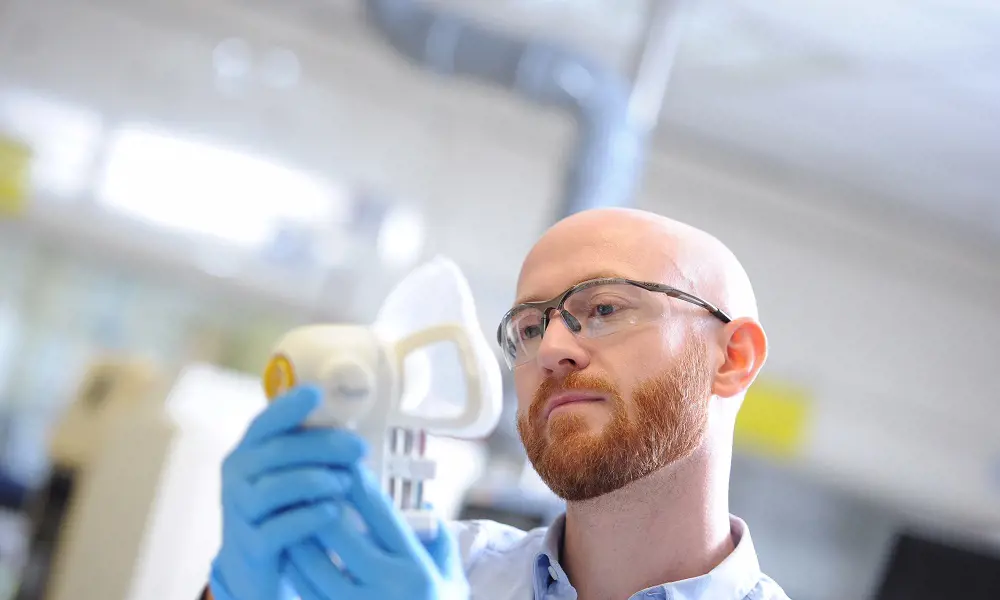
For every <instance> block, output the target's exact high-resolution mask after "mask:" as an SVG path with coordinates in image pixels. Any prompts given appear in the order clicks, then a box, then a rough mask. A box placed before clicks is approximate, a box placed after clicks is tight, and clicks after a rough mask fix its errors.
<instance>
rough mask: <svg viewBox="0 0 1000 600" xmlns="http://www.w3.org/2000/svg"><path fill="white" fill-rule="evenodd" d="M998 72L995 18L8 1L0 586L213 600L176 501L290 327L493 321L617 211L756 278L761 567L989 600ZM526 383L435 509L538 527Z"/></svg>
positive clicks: (749, 428) (3, 89)
mask: <svg viewBox="0 0 1000 600" xmlns="http://www.w3.org/2000/svg"><path fill="white" fill-rule="evenodd" d="M456 40H457V42H456ZM525 40H527V41H528V42H525ZM998 66H1000V4H998V3H997V2H995V0H947V1H945V0H910V1H909V2H902V1H898V0H871V1H868V2H860V1H853V2H842V1H840V2H837V1H833V0H805V1H794V2H793V1H791V0H772V1H769V2H750V1H749V0H730V1H728V2H727V1H722V0H697V1H691V2H679V1H678V2H675V1H673V0H669V1H668V0H616V1H611V0H575V1H569V0H546V1H541V0H534V1H530V0H462V1H458V0H449V1H433V2H417V1H410V0H406V1H404V0H392V1H379V0H367V1H366V0H283V1H276V0H197V1H195V0H176V1H174V2H159V1H154V0H0V497H2V503H3V507H4V508H3V512H2V518H0V600H6V599H13V598H18V599H19V600H42V599H47V600H57V599H59V600H62V599H68V598H74V599H76V600H80V599H84V600H89V599H90V598H95V599H96V598H98V597H100V598H102V600H126V599H127V600H163V599H169V600H173V599H174V598H177V599H178V600H181V599H184V598H189V599H191V600H193V598H194V597H196V596H197V594H198V593H200V584H198V583H197V582H199V581H204V578H205V576H206V575H207V572H208V570H207V569H208V567H207V564H206V563H205V562H204V561H205V557H210V556H211V555H212V554H213V553H214V547H213V544H216V543H217V539H218V531H217V530H216V528H217V518H218V517H217V516H214V517H213V516H205V519H207V520H206V521H204V522H195V521H190V520H188V521H184V520H183V519H184V518H186V519H191V518H194V517H192V516H191V515H192V513H199V512H205V511H202V510H201V509H197V507H200V506H208V507H209V508H208V509H206V511H207V512H210V509H211V506H212V503H213V502H215V500H216V498H217V493H218V490H217V486H218V482H217V481H215V479H213V477H215V478H217V471H218V460H217V458H216V459H213V458H211V457H219V456H222V455H223V453H224V452H225V450H226V448H228V447H229V446H231V444H232V443H233V441H234V440H235V439H236V437H238V435H239V433H240V431H241V430H242V427H244V426H245V424H246V422H247V420H248V419H249V418H250V417H251V416H252V413H253V411H254V410H256V409H257V408H259V404H255V403H257V402H259V401H260V399H259V394H260V392H259V380H260V373H261V370H262V368H263V367H264V364H265V362H266V360H267V358H268V354H269V351H270V349H271V347H272V345H273V344H274V343H275V342H276V340H277V339H278V338H279V337H280V336H281V335H282V333H284V332H285V331H287V330H288V329H290V328H292V327H294V326H296V325H299V324H303V323H313V322H351V323H367V322H370V321H371V320H372V319H373V318H374V316H375V313H376V311H377V309H378V306H379V304H380V302H381V299H382V298H383V297H384V296H385V294H386V293H387V292H388V290H389V289H391V286H392V285H393V283H394V282H396V281H398V280H399V279H400V278H401V277H403V276H404V275H405V274H406V273H407V272H408V271H409V270H410V269H412V268H413V267H414V266H416V265H418V264H420V263H421V262H422V261H424V260H426V259H429V258H431V257H433V256H436V255H444V256H448V257H450V258H452V259H453V260H455V261H456V262H457V263H458V264H459V266H460V267H461V268H462V269H463V271H464V272H465V274H466V276H467V277H468V279H469V282H470V285H471V287H472V291H473V293H474V294H475V300H476V307H477V311H478V314H479V317H480V319H481V323H482V327H483V329H484V330H485V332H486V333H487V335H489V336H492V335H493V332H494V331H495V328H496V325H497V322H498V320H499V318H500V317H501V316H502V314H503V313H504V312H505V310H506V308H507V307H508V306H509V304H510V302H511V301H512V299H513V289H514V284H515V281H516V277H517V273H518V269H519V266H520V261H521V258H522V257H523V256H524V254H525V253H526V251H527V250H528V249H529V248H530V246H531V244H532V243H533V241H534V240H535V239H536V238H537V236H538V235H539V234H540V233H541V232H542V231H543V230H544V229H545V227H547V226H548V225H550V224H551V223H553V222H554V221H555V220H557V219H558V218H560V217H561V216H564V215H566V214H569V213H571V212H574V211H576V210H580V209H583V208H587V207H589V206H600V205H627V206H637V207H640V208H644V209H648V210H653V211H656V212H659V213H661V214H665V215H668V216H670V217H673V218H676V219H680V220H683V221H686V222H689V223H691V224H693V225H695V226H698V227H701V228H703V229H705V230H707V231H709V232H711V233H713V234H715V235H717V236H718V237H719V238H721V239H722V240H723V241H724V242H725V243H727V244H728V245H729V246H730V247H731V248H732V249H733V250H734V251H735V252H736V254H737V255H738V256H739V257H740V258H741V259H742V261H743V263H744V265H745V266H746V268H747V270H748V271H749V273H750V276H751V278H752V280H753V282H754V284H755V287H756V291H757V295H758V300H759V303H760V311H761V318H762V321H763V323H764V326H765V328H766V330H767V332H768V334H769V338H770V342H771V347H772V351H771V352H772V353H771V357H770V359H769V362H768V364H767V366H766V368H765V371H764V372H763V374H762V376H761V378H760V380H759V382H758V383H757V384H756V385H755V386H754V388H753V390H752V392H751V394H750V395H749V396H748V398H747V401H746V405H745V408H744V411H743V414H742V415H741V418H740V422H739V425H738V431H737V439H736V442H737V452H736V457H735V459H734V468H733V474H732V493H731V505H732V511H733V512H734V513H735V514H738V515H740V516H741V517H743V518H744V519H746V520H747V521H748V523H749V524H750V527H751V531H752V533H753V537H754V542H755V544H756V546H757V550H758V554H759V557H760V561H761V563H762V567H763V569H764V570H765V572H767V573H768V574H769V575H771V576H772V577H774V578H775V579H776V580H777V581H778V582H779V583H781V584H782V586H783V587H784V588H785V590H786V591H787V592H788V594H789V595H790V596H791V597H792V598H795V599H796V600H868V599H871V600H889V599H893V600H895V599H902V598H908V599H915V600H921V599H924V598H932V597H933V598H963V599H970V600H979V599H983V600H985V599H987V598H991V599H993V600H998V599H1000V583H998V578H1000V558H998V556H1000V385H998V382H997V380H996V379H994V375H995V374H996V373H997V368H998V365H997V355H998V340H1000V192H998V190H1000V69H998ZM498 356H499V354H498ZM505 377H509V373H507V372H506V370H505ZM505 390H506V398H505V412H504V416H503V418H502V420H501V424H500V426H499V427H498V428H497V430H496V432H495V433H494V434H493V435H491V436H490V437H489V438H488V439H486V440H482V441H467V440H462V441H453V440H444V439H442V440H438V443H439V444H442V445H444V446H441V447H445V446H447V448H448V450H447V451H443V452H441V453H440V456H441V463H440V465H439V471H440V472H441V473H443V478H442V480H441V482H440V483H439V488H437V490H436V493H437V504H438V505H439V506H441V507H442V510H444V511H446V512H448V513H449V514H450V516H454V517H462V518H480V517H485V518H491V519H496V520H500V521H503V522H506V523H511V524H514V525H516V526H518V527H523V528H528V527H534V526H537V525H542V524H546V523H547V522H548V521H549V520H550V519H551V518H552V517H553V516H554V515H555V514H557V513H558V511H559V509H560V506H559V503H558V502H557V501H556V500H555V498H554V497H552V496H551V495H550V494H549V493H548V492H547V490H546V489H545V488H544V486H543V485H542V484H541V483H540V481H539V480H538V479H537V476H534V474H533V473H532V472H531V470H530V468H528V466H527V464H526V460H525V457H524V454H523V450H522V448H521V446H520V442H519V440H518V437H517V434H516V431H515V429H514V421H513V417H514V404H515V400H514V398H513V396H512V391H511V386H510V381H509V379H508V380H505ZM150 411H152V412H150ZM106 413H116V414H117V417H116V419H117V420H116V421H115V423H117V424H116V425H113V426H112V425H108V426H106V427H105V425H104V424H102V423H103V420H104V419H110V420H114V419H111V417H109V416H108V414H106ZM153 413H156V414H157V415H159V416H158V417H156V418H158V419H159V421H157V423H159V424H158V425H155V426H154V425H151V423H153V421H150V420H149V419H150V418H151V417H150V415H151V414H153ZM182 413H183V414H182ZM144 419H145V420H144ZM154 420H155V419H154ZM140 422H141V423H143V424H142V425H141V426H140V425H137V424H138V423H140ZM122 424H125V425H124V426H123V425H122ZM151 432H153V433H151ZM192 432H194V433H192ZM150 440H158V441H156V442H155V443H153V442H151V441H150ZM179 440H181V441H179ZM183 440H187V441H183ZM157 444H158V445H157ZM448 444H452V445H450V446H449V445H448ZM147 446H149V447H148V448H147ZM154 446H155V448H154ZM109 449H113V450H109ZM205 457H208V458H205ZM100 461H104V462H103V463H102V465H103V467H101V468H100V469H98V468H96V467H95V468H94V469H93V473H90V472H89V471H88V469H89V468H90V465H91V463H95V462H100ZM213 461H214V462H213ZM449 461H450V462H449ZM88 473H89V474H88ZM98 473H99V474H98ZM435 484H438V482H432V483H431V484H429V486H430V487H431V488H433V486H434V485H435ZM433 492H434V490H433V489H431V490H429V492H428V493H429V494H432V493H433ZM88 497H89V498H90V500H89V501H88V500H87V498H88ZM206 502H207V504H205V503H206ZM102 511H103V512H102ZM171 511H173V513H172V512H171ZM178 512H179V513H182V514H174V513H178ZM109 515H110V517H109ZM212 519H215V520H212ZM126 522H128V523H131V524H132V525H130V526H129V527H128V528H125V527H124V525H122V524H123V523H126ZM109 523H112V524H118V525H121V526H122V527H123V529H122V531H121V532H116V530H115V529H114V528H113V527H112V526H111V525H108V524H109ZM181 523H184V525H178V524H181ZM81 548H82V549H85V551H84V550H81ZM95 556H96V557H99V560H100V563H97V562H93V561H94V560H95V559H94V557H95ZM192 557H194V558H192ZM87 561H91V562H87ZM172 561H173V562H172ZM184 561H187V562H184ZM75 562H76V563H79V564H86V565H87V567H86V569H81V568H77V569H76V571H74V566H73V565H74V564H75ZM182 562H183V564H181V563H182ZM153 564H155V565H156V568H153V567H151V566H150V565H153ZM95 565H98V566H95ZM81 570H82V571H86V577H90V579H89V580H88V579H86V577H84V576H83V575H79V573H78V572H79V571H81ZM60 573H62V574H60ZM73 573H77V574H76V575H73ZM59 577H64V578H72V577H77V579H76V580H75V581H78V582H79V581H86V582H88V583H86V584H85V586H84V588H80V587H77V588H72V586H71V585H70V584H69V583H59V582H58V581H57V580H58V579H59ZM81 577H83V579H81ZM112 580H114V581H112ZM115 586H117V587H115ZM942 586H944V587H942ZM71 589H72V591H67V590H71ZM87 589H89V590H105V591H104V592H101V593H103V594H104V595H101V596H94V595H87V594H88V593H87V592H86V590H87ZM107 590H119V591H107ZM95 593H96V592H95Z"/></svg>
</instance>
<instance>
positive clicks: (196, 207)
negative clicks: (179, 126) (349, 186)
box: [97, 127, 347, 247]
mask: <svg viewBox="0 0 1000 600" xmlns="http://www.w3.org/2000/svg"><path fill="white" fill-rule="evenodd" d="M345 194H346V192H345V190H343V189H342V188H339V187H337V186H334V185H331V184H330V183H328V182H326V181H323V180H321V179H319V178H316V177H312V176H310V175H309V174H306V173H303V172H300V171H297V170H295V169H291V168H289V167H286V166H284V165H280V164H278V163H275V162H272V161H269V160H267V159H263V158H260V157H256V156H251V155H249V154H245V153H242V152H239V151H236V150H233V149H229V148H224V147H221V146H216V145H213V144H210V143H206V142H202V141H198V140H193V139H183V138H180V137H176V136H173V135H170V134H167V133H161V132H156V131H153V130H150V129H146V128H139V127H132V128H125V129H122V130H120V131H118V132H117V134H116V135H115V136H114V138H113V139H112V141H111V144H110V149H109V154H108V160H107V163H106V165H105V168H104V170H103V172H102V173H101V176H100V179H99V181H98V185H97V199H98V201H99V202H100V203H101V204H103V205H104V206H106V207H109V208H112V209H114V210H117V211H119V212H122V213H125V214H127V215H129V216H131V217H134V218H136V219H140V220H143V221H145V222H148V223H151V224H154V225H157V226H160V227H164V228H167V229H172V230H175V231H179V232H186V233H193V234H200V235H209V236H216V237H218V238H221V239H223V240H226V241H228V242H230V243H232V244H235V245H240V246H248V247H253V246H261V245H263V244H265V243H267V242H268V241H269V240H270V239H271V238H272V236H273V234H274V232H275V231H276V230H277V229H278V228H280V227H281V226H282V225H283V224H287V223H290V222H295V223H310V224H314V223H330V222H333V221H334V220H335V218H336V217H337V216H338V215H340V213H342V211H343V210H344V206H345V203H346V202H347V199H346V195H345Z"/></svg>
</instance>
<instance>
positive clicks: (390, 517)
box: [347, 465, 421, 556]
mask: <svg viewBox="0 0 1000 600" xmlns="http://www.w3.org/2000/svg"><path fill="white" fill-rule="evenodd" d="M351 473H352V475H353V476H354V481H353V485H351V489H350V491H349V492H348V494H347V497H348V499H349V500H350V501H351V505H352V506H354V508H355V510H357V511H358V514H360V515H361V518H362V519H363V520H364V523H365V525H367V526H368V529H369V532H370V533H371V537H372V539H373V540H374V541H375V543H376V544H378V546H379V547H381V548H382V550H384V551H386V552H388V553H389V554H392V555H395V556H415V554H416V553H417V552H419V551H421V549H420V542H419V540H417V538H416V535H415V534H414V533H413V530H412V529H411V528H410V526H409V524H407V523H405V522H404V521H403V520H402V515H401V514H400V513H399V511H397V510H396V509H395V508H394V507H393V506H392V504H391V503H390V501H389V498H388V497H387V496H386V495H385V492H383V491H382V489H381V487H380V486H379V485H378V483H377V482H376V481H375V477H374V476H373V475H372V474H371V471H369V470H368V469H366V468H365V467H363V466H361V465H357V466H355V467H354V468H353V469H351Z"/></svg>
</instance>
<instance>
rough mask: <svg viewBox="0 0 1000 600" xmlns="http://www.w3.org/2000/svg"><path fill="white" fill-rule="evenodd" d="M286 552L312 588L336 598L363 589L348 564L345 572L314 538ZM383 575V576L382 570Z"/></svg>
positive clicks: (292, 563) (356, 592) (351, 594)
mask: <svg viewBox="0 0 1000 600" xmlns="http://www.w3.org/2000/svg"><path fill="white" fill-rule="evenodd" d="M287 552H288V562H289V564H290V565H293V566H294V567H295V568H297V569H298V572H299V573H300V574H301V576H302V578H303V579H304V580H306V581H308V583H309V585H310V586H312V588H313V589H317V590H323V592H324V593H327V594H329V595H330V596H331V597H332V598H336V599H337V600H340V598H344V597H351V596H354V595H357V594H358V593H359V592H360V591H361V590H363V589H364V585H363V584H362V583H360V581H359V580H358V579H357V578H356V577H355V573H354V571H353V569H352V568H351V567H350V566H348V567H347V568H348V571H349V572H348V573H345V572H344V571H343V570H342V567H341V565H339V564H337V563H336V562H334V559H333V558H332V557H331V556H330V555H329V554H328V553H327V552H325V551H324V549H323V548H322V547H321V546H320V545H319V544H318V543H316V541H315V540H306V541H305V542H303V543H301V544H296V545H295V546H292V547H291V548H289V549H288V551H287ZM345 562H346V561H345ZM352 564H353V563H352ZM383 576H385V572H384V571H383Z"/></svg>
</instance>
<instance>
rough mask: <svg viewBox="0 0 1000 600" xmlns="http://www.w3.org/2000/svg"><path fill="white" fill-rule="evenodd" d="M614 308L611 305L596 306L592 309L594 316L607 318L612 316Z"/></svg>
mask: <svg viewBox="0 0 1000 600" xmlns="http://www.w3.org/2000/svg"><path fill="white" fill-rule="evenodd" d="M616 308H617V307H615V306H614V305H611V304H598V305H597V306H595V307H594V315H595V316H598V317H608V316H611V315H612V314H614V312H615V309H616Z"/></svg>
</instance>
